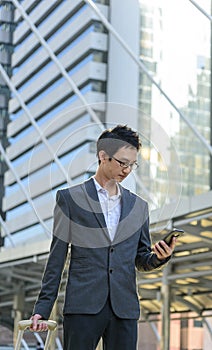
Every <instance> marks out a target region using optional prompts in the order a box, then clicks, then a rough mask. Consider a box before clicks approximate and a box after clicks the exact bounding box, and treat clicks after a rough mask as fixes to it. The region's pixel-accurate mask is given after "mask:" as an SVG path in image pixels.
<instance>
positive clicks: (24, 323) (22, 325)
mask: <svg viewBox="0 0 212 350" xmlns="http://www.w3.org/2000/svg"><path fill="white" fill-rule="evenodd" d="M41 322H42V323H43V322H45V323H46V324H47V326H48V333H47V337H46V341H45V347H44V350H47V349H48V347H49V344H50V340H51V339H50V337H51V332H53V331H54V330H55V329H56V327H57V322H55V321H52V320H48V321H46V320H39V321H38V323H41ZM31 325H32V320H21V321H19V322H18V330H19V331H18V337H17V342H16V345H15V350H20V347H21V340H22V338H23V334H24V331H25V330H26V329H27V328H29V327H30V326H31Z"/></svg>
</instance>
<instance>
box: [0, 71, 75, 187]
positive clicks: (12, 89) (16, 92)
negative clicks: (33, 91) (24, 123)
mask: <svg viewBox="0 0 212 350" xmlns="http://www.w3.org/2000/svg"><path fill="white" fill-rule="evenodd" d="M0 73H1V75H2V77H3V79H4V80H5V82H6V84H7V85H8V87H9V88H10V90H11V91H12V92H13V94H14V95H15V96H16V98H17V100H18V101H19V103H20V105H21V107H22V109H23V110H24V112H25V113H26V115H27V117H28V118H29V120H30V122H31V124H32V125H33V126H34V128H35V130H36V131H37V132H38V134H39V136H40V138H41V140H42V141H43V143H44V144H45V146H46V147H47V149H48V151H49V152H50V154H51V155H52V158H53V159H54V161H55V163H56V164H57V165H58V167H59V169H60V170H61V172H62V174H63V175H64V177H65V179H66V181H67V183H70V180H69V177H68V175H67V172H66V170H65V168H64V167H63V165H62V164H61V161H60V160H59V158H58V157H57V155H56V154H55V153H54V150H53V149H52V147H51V145H50V143H49V141H48V140H47V138H46V137H45V136H44V134H43V133H42V130H41V129H40V127H39V126H38V124H37V123H36V121H35V119H34V117H33V115H32V114H31V112H30V110H29V108H28V107H27V106H26V104H25V103H24V101H23V99H22V98H21V95H20V94H19V92H18V91H17V89H16V88H15V86H14V84H13V83H12V81H11V79H10V78H9V76H8V75H7V73H6V72H5V70H4V68H3V66H2V65H1V64H0Z"/></svg>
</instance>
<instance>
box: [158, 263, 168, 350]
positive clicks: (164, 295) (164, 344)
mask: <svg viewBox="0 0 212 350" xmlns="http://www.w3.org/2000/svg"><path fill="white" fill-rule="evenodd" d="M169 274H170V265H167V266H166V267H165V268H164V270H163V278H162V287H161V301H162V306H161V314H162V331H161V342H160V349H161V350H169V345H170V285H169V282H168V276H169Z"/></svg>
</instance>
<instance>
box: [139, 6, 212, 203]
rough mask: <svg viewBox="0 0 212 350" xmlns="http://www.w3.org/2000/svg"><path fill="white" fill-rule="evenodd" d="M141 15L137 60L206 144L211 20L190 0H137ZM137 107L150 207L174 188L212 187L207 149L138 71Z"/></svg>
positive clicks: (187, 192) (188, 191)
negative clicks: (139, 60) (151, 196)
mask: <svg viewBox="0 0 212 350" xmlns="http://www.w3.org/2000/svg"><path fill="white" fill-rule="evenodd" d="M201 6H202V8H203V10H204V11H206V12H207V13H208V14H210V13H211V4H210V1H202V2H201ZM182 9H183V10H182ZM140 18H141V25H140V58H141V60H142V62H143V63H144V64H145V66H146V67H147V68H148V70H149V73H150V74H151V76H152V77H153V79H154V80H155V82H156V83H157V84H158V85H159V86H160V88H161V89H162V90H163V92H165V94H166V95H167V96H168V97H169V98H170V100H171V101H172V102H173V103H174V105H175V106H176V107H177V109H178V111H179V112H180V113H182V114H183V116H185V118H186V119H187V120H188V121H189V123H190V124H192V125H193V126H194V127H195V128H196V129H197V131H198V132H199V133H200V134H201V135H202V136H203V138H205V140H206V142H208V144H210V142H211V141H210V140H211V111H210V109H211V105H210V100H211V99H210V89H211V24H210V21H209V20H208V18H207V17H206V16H204V15H203V13H201V12H200V11H199V10H198V9H197V8H196V7H195V6H193V5H192V4H191V3H190V2H189V1H188V2H184V1H174V2H169V3H167V2H166V1H163V0H161V1H154V0H153V1H145V0H140ZM197 23H198V26H197ZM139 108H140V114H141V115H140V119H139V128H140V130H142V129H144V130H145V132H146V135H145V136H146V137H145V142H144V146H145V147H144V149H143V157H144V159H145V160H146V163H145V164H147V166H146V167H143V168H142V169H141V176H142V177H143V179H144V181H145V184H146V187H147V188H148V190H149V192H150V194H154V195H153V198H154V199H153V207H154V205H156V206H157V205H158V204H159V205H163V204H165V203H168V202H172V201H175V200H178V194H179V193H180V197H181V198H186V197H188V196H192V195H198V194H200V193H204V192H207V191H208V190H209V189H210V188H211V180H210V167H211V165H210V155H209V151H208V149H207V148H206V147H205V145H204V144H203V143H202V142H201V141H200V140H199V139H198V137H197V136H196V135H195V134H194V133H193V131H192V130H191V128H190V127H189V125H188V123H186V121H185V120H184V118H182V117H181V116H180V115H179V113H178V112H177V111H176V109H175V108H173V106H172V105H171V104H170V103H169V102H168V101H167V98H165V97H164V95H163V94H162V93H161V92H160V91H159V89H158V88H157V87H156V85H154V84H152V83H151V81H150V79H149V78H148V77H147V76H146V74H145V73H143V72H141V74H140V82H139ZM158 134H159V137H158ZM150 140H151V141H150ZM162 144H163V146H162ZM160 149H161V150H160ZM176 164H177V166H176ZM167 184H168V186H169V190H168V193H167Z"/></svg>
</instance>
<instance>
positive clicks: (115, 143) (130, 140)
mask: <svg viewBox="0 0 212 350" xmlns="http://www.w3.org/2000/svg"><path fill="white" fill-rule="evenodd" d="M122 147H133V148H136V149H137V151H139V149H140V148H141V140H140V138H139V135H138V133H137V132H136V131H133V130H132V129H131V128H130V127H128V126H127V125H117V126H115V127H114V128H113V129H107V130H105V131H103V133H102V134H101V135H100V136H99V138H98V140H97V156H98V154H99V151H101V150H103V151H105V152H106V153H107V154H108V155H109V157H110V158H111V157H112V156H113V155H114V154H115V153H116V152H117V151H118V150H119V149H120V148H122ZM99 163H100V161H99Z"/></svg>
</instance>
